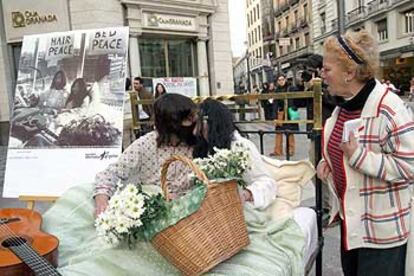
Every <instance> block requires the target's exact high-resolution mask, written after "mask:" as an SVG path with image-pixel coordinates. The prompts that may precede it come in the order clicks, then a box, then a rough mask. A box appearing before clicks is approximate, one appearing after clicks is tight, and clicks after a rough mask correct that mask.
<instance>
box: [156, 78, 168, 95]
mask: <svg viewBox="0 0 414 276" xmlns="http://www.w3.org/2000/svg"><path fill="white" fill-rule="evenodd" d="M158 86H161V87H162V92H161V93H160V92H158ZM165 93H167V89H165V86H164V85H163V84H162V83H160V82H159V83H157V85H156V86H155V94H154V97H155V98H156V99H158V97H160V96H161V95H164V94H165Z"/></svg>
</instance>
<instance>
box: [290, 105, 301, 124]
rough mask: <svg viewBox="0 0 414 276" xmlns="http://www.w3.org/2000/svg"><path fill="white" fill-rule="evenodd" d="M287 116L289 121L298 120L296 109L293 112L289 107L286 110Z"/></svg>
mask: <svg viewBox="0 0 414 276" xmlns="http://www.w3.org/2000/svg"><path fill="white" fill-rule="evenodd" d="M288 115H289V120H291V121H298V120H300V114H299V110H298V109H297V108H296V110H295V109H294V108H293V107H289V108H288Z"/></svg>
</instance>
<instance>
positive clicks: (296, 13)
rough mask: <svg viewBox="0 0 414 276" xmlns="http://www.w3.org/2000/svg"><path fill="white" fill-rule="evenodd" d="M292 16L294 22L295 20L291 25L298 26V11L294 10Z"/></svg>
mask: <svg viewBox="0 0 414 276" xmlns="http://www.w3.org/2000/svg"><path fill="white" fill-rule="evenodd" d="M293 15H294V20H295V21H294V22H293V23H294V24H298V21H299V18H298V10H296V11H295V12H294V14H293Z"/></svg>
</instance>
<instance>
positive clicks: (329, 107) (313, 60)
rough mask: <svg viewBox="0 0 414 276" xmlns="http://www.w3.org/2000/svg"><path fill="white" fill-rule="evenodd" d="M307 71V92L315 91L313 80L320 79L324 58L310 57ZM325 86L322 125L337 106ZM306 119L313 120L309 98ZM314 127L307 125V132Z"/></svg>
mask: <svg viewBox="0 0 414 276" xmlns="http://www.w3.org/2000/svg"><path fill="white" fill-rule="evenodd" d="M304 66H305V70H304V71H303V72H302V81H303V85H304V88H305V91H312V90H313V80H314V79H315V78H320V74H321V71H322V66H323V57H322V56H321V55H318V54H313V55H310V56H309V57H308V58H307V60H306V61H305V63H304ZM325 90H326V89H325V87H324V85H322V93H323V94H322V125H324V124H325V121H326V119H328V118H329V117H330V116H331V114H332V111H333V110H334V108H335V106H336V104H335V99H334V98H333V97H332V96H330V95H329V94H328V93H326V91H325ZM306 118H307V119H308V120H313V99H312V98H308V99H307V102H306ZM312 128H313V125H312V124H307V125H306V130H307V131H310V130H312ZM308 137H309V139H311V140H313V137H312V135H309V136H308Z"/></svg>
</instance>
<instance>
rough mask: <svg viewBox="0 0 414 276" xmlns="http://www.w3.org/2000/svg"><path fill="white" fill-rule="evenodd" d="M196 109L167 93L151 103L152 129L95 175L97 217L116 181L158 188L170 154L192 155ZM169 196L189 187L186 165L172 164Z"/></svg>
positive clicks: (187, 101) (185, 99) (183, 99)
mask: <svg viewBox="0 0 414 276" xmlns="http://www.w3.org/2000/svg"><path fill="white" fill-rule="evenodd" d="M196 108H197V106H196V105H195V104H194V103H193V101H192V100H191V99H190V98H188V97H185V96H183V95H179V94H166V95H163V96H162V97H160V98H159V99H157V100H156V101H155V103H154V115H155V129H156V130H154V131H152V132H149V133H148V134H146V135H144V136H141V137H140V138H139V139H137V140H136V141H135V142H134V143H132V144H131V145H130V146H129V147H128V148H127V149H126V150H125V151H124V152H123V153H122V155H121V157H120V158H119V159H118V161H117V162H116V163H114V164H111V165H109V166H108V167H107V168H106V169H105V170H104V171H102V172H100V173H98V174H97V176H96V184H95V185H96V186H95V190H94V197H95V205H96V214H99V213H101V212H103V211H104V210H105V209H106V207H107V205H108V200H109V198H110V197H111V196H112V195H113V193H114V191H115V188H116V184H117V183H118V181H119V180H121V181H123V182H124V181H125V182H128V183H137V184H138V183H145V184H147V185H159V184H160V177H161V165H162V164H163V163H164V162H165V160H167V159H168V158H169V157H171V156H172V155H173V154H179V155H183V156H186V157H191V156H192V147H191V144H193V143H194V136H193V134H192V131H193V129H194V125H195V121H196ZM170 171H171V172H174V174H173V175H170V177H171V178H169V179H171V183H170V186H169V187H170V193H171V194H172V195H175V196H178V195H181V194H184V193H185V192H186V191H187V190H188V189H189V188H190V182H189V181H188V178H187V176H188V174H189V173H190V171H189V169H188V167H187V166H185V165H184V164H182V163H179V162H175V163H173V164H172V165H171V169H170Z"/></svg>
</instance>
